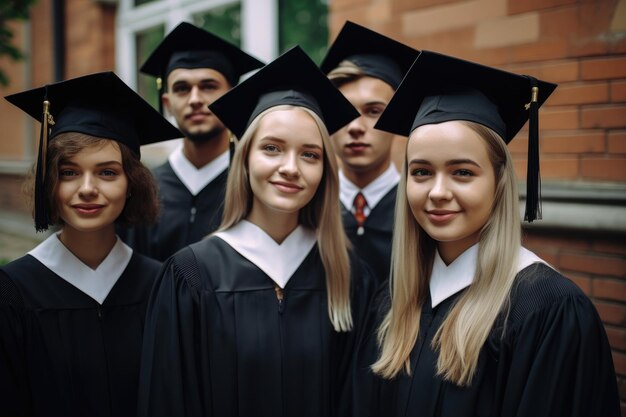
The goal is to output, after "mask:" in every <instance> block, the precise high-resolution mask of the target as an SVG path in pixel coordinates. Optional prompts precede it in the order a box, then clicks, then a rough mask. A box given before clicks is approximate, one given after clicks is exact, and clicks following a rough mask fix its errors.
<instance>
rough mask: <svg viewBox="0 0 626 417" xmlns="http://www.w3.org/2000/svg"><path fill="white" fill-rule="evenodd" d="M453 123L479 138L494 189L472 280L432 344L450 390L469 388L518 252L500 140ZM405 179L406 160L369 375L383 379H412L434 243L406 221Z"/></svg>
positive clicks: (508, 164) (503, 305)
mask: <svg viewBox="0 0 626 417" xmlns="http://www.w3.org/2000/svg"><path fill="white" fill-rule="evenodd" d="M459 122H460V123H463V124H464V125H466V126H468V127H469V128H470V129H472V130H474V131H475V132H476V133H478V135H479V136H480V137H481V138H482V139H483V140H484V142H485V145H486V147H487V152H488V154H489V159H490V161H491V163H492V166H493V168H494V173H495V176H496V184H497V185H496V191H495V196H494V205H493V207H492V212H491V216H490V218H489V220H488V221H487V223H486V224H485V225H484V226H483V228H482V229H481V232H480V245H479V249H478V262H477V265H476V271H475V273H474V281H473V283H472V285H470V286H469V288H468V289H467V290H466V291H465V292H464V293H463V294H462V295H461V296H460V297H459V299H458V300H457V302H456V304H455V305H454V307H453V308H452V309H451V310H450V312H449V313H448V315H447V316H446V318H445V320H444V322H443V323H442V325H441V327H440V328H439V329H438V331H437V333H436V335H435V337H434V339H433V342H432V344H433V348H434V349H435V350H437V351H438V354H439V355H438V359H437V373H438V375H440V376H441V377H442V378H443V379H445V380H448V381H450V382H453V383H455V384H457V385H460V386H468V385H470V384H471V382H472V378H473V376H474V373H475V371H476V365H477V363H478V355H479V353H480V350H481V348H482V347H483V345H484V343H485V341H486V340H487V337H488V335H489V332H490V331H491V329H492V327H493V324H494V322H495V320H496V318H497V317H498V315H499V314H500V313H506V311H507V310H508V301H509V294H510V291H511V287H512V285H513V281H514V279H515V275H516V272H517V268H516V266H517V257H518V253H519V249H520V246H521V225H520V213H519V201H518V193H517V181H516V177H515V171H514V169H513V163H512V159H511V155H510V153H509V151H508V149H507V147H506V144H505V142H504V140H502V138H501V137H500V136H498V135H497V134H496V133H495V132H494V131H492V130H491V129H489V128H487V127H485V126H482V125H480V124H477V123H473V122H467V121H459ZM406 181H407V162H406V160H405V163H404V170H403V175H402V178H401V180H400V184H399V186H398V197H397V201H396V214H395V215H396V223H395V225H394V239H393V245H392V262H391V263H392V265H391V279H390V288H391V308H390V310H389V312H388V313H387V315H386V316H385V318H384V320H383V322H382V323H381V325H380V327H379V329H378V342H379V345H380V348H381V353H380V356H379V358H378V360H377V361H376V362H375V363H374V364H373V365H372V369H373V370H374V372H376V373H377V374H379V375H380V376H382V377H384V378H388V379H391V378H394V377H395V376H397V375H398V374H399V373H400V372H401V371H402V370H404V371H405V372H406V373H407V374H410V373H411V364H410V354H411V351H412V349H413V347H414V345H415V342H416V340H417V338H418V335H419V331H420V316H421V312H422V307H423V305H424V302H425V301H426V298H427V297H428V292H429V289H428V286H429V279H430V278H429V277H430V274H431V272H432V265H433V260H434V255H435V251H436V242H435V241H434V240H433V239H432V238H430V237H429V236H428V235H427V234H426V233H425V232H424V230H423V229H422V228H421V227H420V226H419V225H418V223H417V222H416V221H415V219H414V218H413V216H412V213H411V209H410V206H409V204H408V202H407V197H406Z"/></svg>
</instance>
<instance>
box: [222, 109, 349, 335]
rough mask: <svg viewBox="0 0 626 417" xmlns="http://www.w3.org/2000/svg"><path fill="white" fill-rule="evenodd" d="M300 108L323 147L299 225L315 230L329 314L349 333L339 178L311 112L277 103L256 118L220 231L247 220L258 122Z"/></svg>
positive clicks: (233, 171)
mask: <svg viewBox="0 0 626 417" xmlns="http://www.w3.org/2000/svg"><path fill="white" fill-rule="evenodd" d="M293 109H298V110H301V111H304V112H306V113H307V114H309V115H310V116H311V117H312V118H313V120H314V121H315V123H316V124H317V126H318V129H319V132H320V135H321V137H322V143H323V145H324V156H323V164H324V173H323V174H322V180H321V182H320V185H319V186H318V188H317V191H316V192H315V195H314V196H313V198H312V199H311V201H310V202H309V203H308V204H307V205H306V206H305V207H303V208H302V209H301V210H300V213H299V223H300V224H302V225H303V226H306V227H309V228H312V229H315V231H316V234H317V246H318V249H319V252H320V257H321V258H322V264H323V265H324V271H325V272H326V289H327V295H328V315H329V317H330V321H331V323H332V324H333V327H334V328H335V330H336V331H349V330H351V329H352V313H351V310H350V260H349V257H348V243H347V242H348V240H347V238H346V235H345V233H344V231H343V230H344V229H343V224H342V220H341V211H340V205H339V177H338V175H337V162H336V160H335V158H334V157H333V155H334V154H335V153H334V151H333V148H332V143H331V141H330V139H329V135H328V130H327V129H326V126H325V125H324V122H323V121H322V120H321V119H320V118H319V116H318V115H317V114H315V113H314V112H313V111H311V110H309V109H307V108H305V107H299V106H291V105H280V106H275V107H271V108H269V109H267V110H265V111H264V112H262V113H261V114H259V115H258V116H257V117H256V118H255V119H254V120H253V121H252V123H250V126H249V127H248V129H247V130H246V132H245V133H244V134H243V135H242V137H241V139H240V140H239V142H238V143H237V147H236V149H235V153H234V155H233V160H232V162H231V166H230V173H229V175H228V181H227V183H226V197H225V201H224V217H223V219H222V224H221V225H220V227H219V229H218V231H222V230H226V229H228V228H230V227H232V226H234V225H236V224H237V223H239V222H240V221H241V220H243V219H245V218H246V217H247V216H248V214H249V213H250V210H251V209H252V201H253V195H252V189H251V187H250V179H249V175H248V155H249V153H250V147H251V144H252V139H253V138H254V135H255V133H256V131H257V130H258V128H259V124H260V121H261V119H262V118H263V117H264V116H265V115H266V114H268V113H270V112H273V111H277V110H293Z"/></svg>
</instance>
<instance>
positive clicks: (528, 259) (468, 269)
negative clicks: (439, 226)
mask: <svg viewBox="0 0 626 417" xmlns="http://www.w3.org/2000/svg"><path fill="white" fill-rule="evenodd" d="M477 261H478V244H475V245H474V246H472V247H470V248H469V249H467V250H466V251H465V252H463V253H462V254H461V255H460V256H459V257H458V258H456V259H455V260H454V262H452V263H451V264H450V265H446V264H445V263H444V262H443V260H442V259H441V257H440V256H439V252H436V253H435V261H434V263H433V272H432V274H431V276H430V299H431V302H432V307H433V308H434V307H435V306H437V305H438V304H440V303H441V302H442V301H444V300H446V299H447V298H449V297H451V296H453V295H454V294H456V293H458V292H459V291H461V290H463V289H465V288H467V287H469V286H470V284H471V283H472V282H473V281H474V273H475V271H476V262H477ZM537 262H541V263H545V264H547V263H546V262H545V261H544V260H543V259H541V258H539V257H538V256H537V255H535V254H534V253H533V252H531V251H529V250H528V249H526V248H523V247H522V248H520V252H519V255H518V260H517V272H520V271H521V270H522V269H524V268H526V267H527V266H529V265H531V264H534V263H537Z"/></svg>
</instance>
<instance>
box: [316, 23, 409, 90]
mask: <svg viewBox="0 0 626 417" xmlns="http://www.w3.org/2000/svg"><path fill="white" fill-rule="evenodd" d="M418 54H419V51H417V50H415V49H413V48H411V47H409V46H407V45H405V44H403V43H400V42H398V41H395V40H393V39H391V38H388V37H386V36H384V35H381V34H380V33H377V32H374V31H373V30H371V29H368V28H366V27H363V26H360V25H357V24H356V23H353V22H350V21H347V22H346V23H345V24H344V26H343V28H342V29H341V31H340V32H339V35H337V38H336V39H335V41H334V42H333V44H332V45H331V46H330V48H329V49H328V52H327V53H326V56H325V57H324V60H323V61H322V64H321V65H320V68H321V70H322V72H324V73H325V74H328V73H329V72H331V71H332V70H333V69H335V68H336V67H337V66H338V65H339V63H340V62H341V61H344V60H348V61H350V62H352V63H353V64H354V65H356V66H357V67H359V68H360V69H361V71H363V73H364V74H365V75H368V76H370V77H374V78H379V79H381V80H383V81H385V82H386V83H387V84H389V85H390V86H391V87H392V88H393V89H394V90H395V89H396V88H398V85H399V84H400V81H402V77H403V76H404V74H406V72H407V71H408V70H409V68H410V67H411V64H413V61H415V58H417V56H418Z"/></svg>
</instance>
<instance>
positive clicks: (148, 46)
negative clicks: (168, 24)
mask: <svg viewBox="0 0 626 417" xmlns="http://www.w3.org/2000/svg"><path fill="white" fill-rule="evenodd" d="M164 35H165V28H164V26H157V27H154V28H152V29H148V30H146V31H143V32H138V33H136V34H135V45H136V50H137V62H136V64H137V91H138V92H139V94H140V95H141V96H142V97H143V98H144V99H146V101H147V102H148V103H150V104H151V105H152V106H153V107H154V108H156V109H158V108H159V107H158V106H159V99H160V98H159V92H158V91H157V88H156V79H155V78H154V77H151V76H148V75H145V74H141V73H139V68H141V66H142V65H143V63H144V62H145V61H146V59H148V56H149V55H150V54H151V53H152V51H154V50H155V49H156V47H157V46H158V45H159V43H160V42H161V40H163V36H164Z"/></svg>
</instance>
